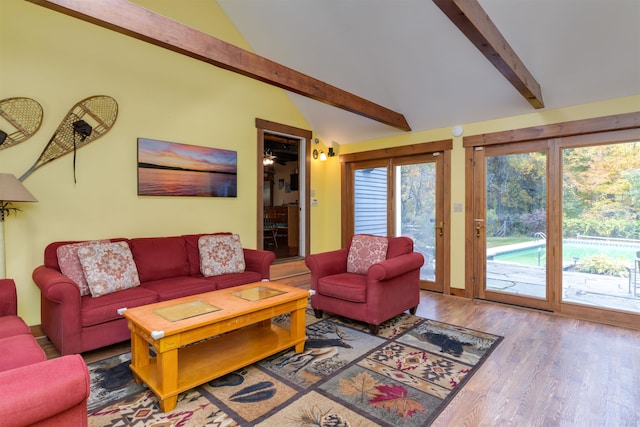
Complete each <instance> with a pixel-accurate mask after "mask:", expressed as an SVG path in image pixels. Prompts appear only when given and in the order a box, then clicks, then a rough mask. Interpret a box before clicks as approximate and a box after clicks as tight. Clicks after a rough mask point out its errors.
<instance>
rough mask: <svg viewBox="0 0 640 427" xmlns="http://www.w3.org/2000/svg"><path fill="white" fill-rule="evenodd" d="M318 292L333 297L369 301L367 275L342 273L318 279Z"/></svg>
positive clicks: (353, 300)
mask: <svg viewBox="0 0 640 427" xmlns="http://www.w3.org/2000/svg"><path fill="white" fill-rule="evenodd" d="M317 292H318V293H319V294H321V295H325V296H327V297H331V298H337V299H342V300H346V301H352V302H367V276H363V275H361V274H353V273H340V274H334V275H332V276H325V277H323V278H321V279H320V280H318V289H317Z"/></svg>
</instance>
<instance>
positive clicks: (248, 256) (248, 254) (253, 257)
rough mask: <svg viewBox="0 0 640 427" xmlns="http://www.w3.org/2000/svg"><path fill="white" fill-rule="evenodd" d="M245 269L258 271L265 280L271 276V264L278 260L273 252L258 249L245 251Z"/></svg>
mask: <svg viewBox="0 0 640 427" xmlns="http://www.w3.org/2000/svg"><path fill="white" fill-rule="evenodd" d="M243 252H244V263H245V269H246V270H248V271H256V272H258V273H260V274H261V275H262V278H263V279H269V278H270V276H271V264H273V261H275V259H276V255H275V254H274V253H273V252H271V251H263V250H258V249H243Z"/></svg>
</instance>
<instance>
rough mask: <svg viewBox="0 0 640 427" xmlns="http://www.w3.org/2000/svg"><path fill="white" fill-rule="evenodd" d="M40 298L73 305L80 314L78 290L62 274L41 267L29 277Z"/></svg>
mask: <svg viewBox="0 0 640 427" xmlns="http://www.w3.org/2000/svg"><path fill="white" fill-rule="evenodd" d="M31 277H32V278H33V281H34V282H35V284H36V285H38V287H39V288H40V292H41V293H42V296H43V297H45V298H46V299H48V300H50V301H54V302H57V303H65V304H69V303H71V304H75V305H76V306H77V307H78V310H77V313H80V289H79V288H78V286H77V285H76V284H75V283H74V281H73V280H71V279H69V278H68V277H67V276H65V275H64V274H62V273H60V272H59V271H58V270H54V269H53V268H48V267H45V266H43V265H41V266H39V267H36V269H35V270H33V274H32V276H31Z"/></svg>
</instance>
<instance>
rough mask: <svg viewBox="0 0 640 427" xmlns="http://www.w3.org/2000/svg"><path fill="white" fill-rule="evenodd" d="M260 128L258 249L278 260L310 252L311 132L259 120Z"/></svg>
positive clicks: (298, 257) (291, 258)
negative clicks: (269, 252) (267, 252)
mask: <svg viewBox="0 0 640 427" xmlns="http://www.w3.org/2000/svg"><path fill="white" fill-rule="evenodd" d="M256 127H257V128H258V160H259V163H258V187H257V188H258V190H259V191H258V209H257V210H258V224H257V232H258V233H257V234H258V235H257V242H258V248H260V249H264V250H269V251H272V252H274V253H275V255H276V262H284V261H288V260H296V259H300V258H302V257H304V256H305V255H306V254H308V253H309V237H308V236H309V200H308V197H307V195H308V194H309V187H310V184H309V175H310V174H309V144H308V142H309V141H310V140H311V132H310V131H306V130H302V129H298V128H294V127H291V126H286V125H281V124H277V123H273V122H267V121H264V120H260V119H256Z"/></svg>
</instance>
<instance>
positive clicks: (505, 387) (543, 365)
mask: <svg viewBox="0 0 640 427" xmlns="http://www.w3.org/2000/svg"><path fill="white" fill-rule="evenodd" d="M298 286H300V287H307V288H308V281H307V283H306V284H299V285H298ZM417 314H418V315H419V316H422V317H426V318H430V319H434V320H439V321H442V322H447V323H452V324H455V325H460V326H464V327H467V328H472V329H477V330H481V331H484V332H489V333H493V334H497V335H501V336H504V340H503V341H502V343H500V345H499V346H498V347H497V348H496V350H495V351H494V352H493V354H491V356H490V357H489V358H488V360H487V361H486V362H485V363H484V365H483V366H482V367H481V368H480V369H479V371H478V372H477V373H476V374H475V375H474V376H473V377H472V378H471V380H470V381H469V382H468V383H467V384H466V385H465V386H464V387H463V388H462V390H461V391H460V392H459V393H458V395H457V396H456V397H455V398H454V399H453V401H452V402H451V403H450V404H449V405H448V406H447V408H446V409H445V410H444V411H443V413H442V414H441V415H440V416H439V417H438V419H437V420H436V421H435V422H434V423H433V426H434V427H450V426H469V427H476V426H501V427H502V426H518V427H525V426H526V427H528V426H545V427H549V426H579V427H590V426H615V427H626V426H629V427H631V426H640V410H638V408H639V407H640V331H636V330H630V329H623V328H618V327H614V326H608V325H603V324H598V323H591V322H587V321H582V320H576V319H571V318H568V317H562V316H558V315H554V314H549V313H545V312H539V311H535V310H529V309H524V308H520V307H513V306H508V305H502V304H497V303H491V302H485V301H471V300H468V299H465V298H459V297H454V296H443V295H441V294H437V293H432V292H426V291H422V294H421V302H420V306H419V307H418V312H417ZM40 341H41V343H43V346H44V345H46V342H47V341H48V340H46V339H44V341H42V339H41V340H40ZM49 347H52V346H51V345H49ZM127 349H128V343H124V344H118V345H116V346H111V347H108V348H106V349H101V350H96V351H93V352H88V353H85V354H83V356H84V357H85V360H87V362H88V363H89V362H90V361H92V360H98V359H101V358H103V357H107V356H108V355H109V354H110V353H114V354H115V353H118V352H122V351H123V350H127ZM50 350H51V349H50V348H49V351H50ZM53 350H54V352H53V353H49V352H48V353H49V354H50V355H51V357H56V355H55V353H57V352H55V349H53Z"/></svg>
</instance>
